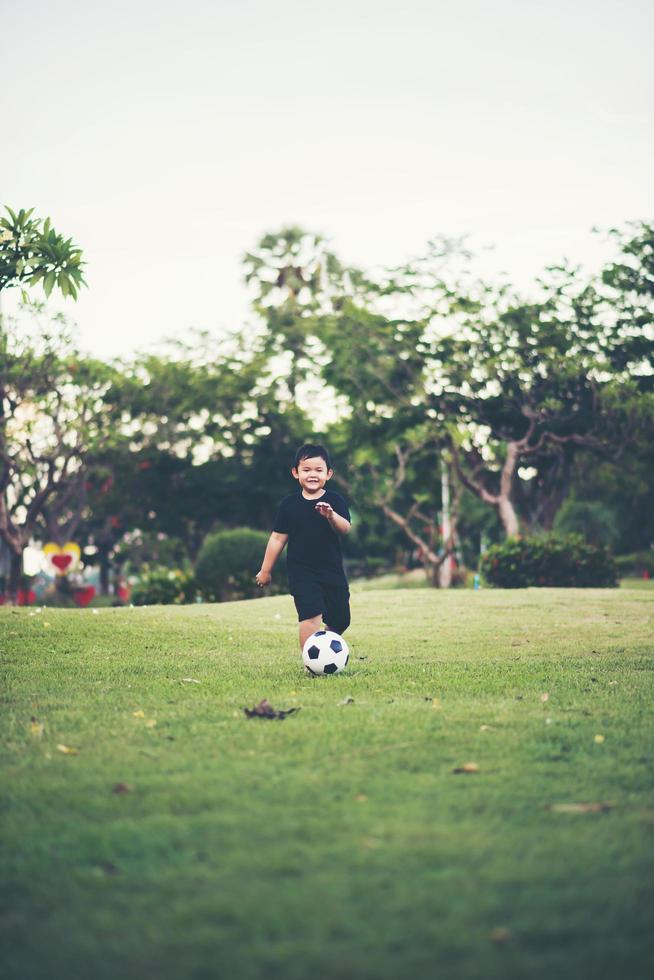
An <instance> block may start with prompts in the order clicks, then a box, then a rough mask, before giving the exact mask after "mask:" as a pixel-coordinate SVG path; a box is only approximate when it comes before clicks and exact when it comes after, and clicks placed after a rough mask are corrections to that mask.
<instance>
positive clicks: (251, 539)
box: [195, 528, 280, 602]
mask: <svg viewBox="0 0 654 980" xmlns="http://www.w3.org/2000/svg"><path fill="white" fill-rule="evenodd" d="M268 537H269V535H268V534H266V533H265V531H253V530H251V529H250V528H234V529H233V530H230V531H217V532H215V533H214V534H209V535H208V536H207V537H206V538H205V540H204V543H203V545H202V548H201V549H200V554H199V555H198V560H197V564H196V566H195V577H196V581H197V585H198V587H199V588H200V590H201V591H202V595H203V597H204V598H205V599H208V600H210V601H212V600H217V601H218V602H224V601H225V600H228V599H252V598H254V597H255V596H257V595H260V594H261V590H260V589H259V588H258V586H257V584H256V582H255V581H254V576H255V575H256V573H257V572H258V571H259V569H260V568H261V561H262V559H263V555H264V552H265V550H266V545H267V543H268ZM279 578H280V572H279V563H278V565H277V567H276V569H275V576H274V578H273V582H272V583H271V585H272V591H273V592H279V591H280V585H279Z"/></svg>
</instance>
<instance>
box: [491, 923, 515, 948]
mask: <svg viewBox="0 0 654 980" xmlns="http://www.w3.org/2000/svg"><path fill="white" fill-rule="evenodd" d="M510 938H511V933H510V932H509V930H508V929H506V928H505V927H504V926H498V927H497V929H493V931H492V932H491V934H490V940H491V942H492V943H498V944H500V945H501V944H502V943H508V941H509V939H510Z"/></svg>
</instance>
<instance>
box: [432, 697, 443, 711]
mask: <svg viewBox="0 0 654 980" xmlns="http://www.w3.org/2000/svg"><path fill="white" fill-rule="evenodd" d="M431 706H432V708H433V709H434V710H435V711H440V710H441V708H442V707H443V705H442V704H441V699H440V698H432V701H431Z"/></svg>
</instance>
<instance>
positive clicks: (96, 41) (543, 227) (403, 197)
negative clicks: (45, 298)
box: [0, 0, 654, 356]
mask: <svg viewBox="0 0 654 980" xmlns="http://www.w3.org/2000/svg"><path fill="white" fill-rule="evenodd" d="M0 13H1V19H0V22H1V30H0V65H2V77H3V82H2V86H1V88H0V104H1V107H2V114H1V117H0V118H1V121H2V122H1V124H2V143H3V146H2V152H1V154H0V202H2V203H5V204H9V205H10V206H12V207H14V208H18V207H30V206H34V207H35V208H36V212H37V213H38V214H39V215H43V216H45V215H50V216H51V217H52V219H53V222H54V224H55V227H56V228H57V230H59V231H61V232H63V233H65V234H66V236H69V235H70V236H72V237H73V238H74V240H75V241H76V242H77V243H78V244H79V245H80V246H81V247H82V248H83V249H84V252H85V257H86V259H87V260H88V275H87V278H88V282H89V287H90V288H89V289H88V290H86V291H85V292H84V293H83V295H82V297H81V298H80V300H79V302H78V303H77V304H73V303H67V304H65V307H64V308H65V309H66V310H67V311H69V312H70V313H71V315H72V316H73V317H74V319H75V320H76V321H77V323H78V324H79V339H80V343H81V344H82V345H83V346H84V347H85V348H86V349H90V350H92V351H93V352H94V353H97V354H100V355H106V356H111V355H117V354H128V353H129V352H131V351H133V350H134V349H136V348H144V347H146V346H148V345H151V344H153V343H154V342H156V341H157V340H159V339H160V338H162V337H163V336H170V335H177V336H183V335H184V332H185V331H186V330H188V328H189V327H190V326H191V325H193V326H196V327H202V328H206V329H210V330H212V331H219V330H221V329H224V328H226V327H229V328H233V327H238V326H239V324H241V323H243V321H244V320H245V319H246V318H247V316H248V300H247V294H246V290H245V287H244V285H243V282H242V269H241V257H242V254H243V253H244V252H245V251H246V250H247V249H248V248H250V247H251V246H253V244H254V243H255V242H256V241H257V239H258V237H259V236H260V235H261V234H262V233H263V232H265V231H268V230H274V229H276V228H278V227H280V226H281V225H284V224H291V223H297V224H301V225H303V226H305V227H307V228H309V229H311V230H315V231H318V232H321V233H323V234H324V235H326V236H327V237H328V238H330V239H331V243H332V247H333V249H334V250H335V251H336V252H337V253H338V254H339V255H340V256H341V257H342V258H344V259H345V260H346V261H350V262H354V263H357V264H362V265H367V266H371V265H375V264H393V263H398V262H400V261H402V260H403V259H405V258H406V257H408V256H410V255H413V254H416V253H419V252H420V250H421V249H422V248H423V246H424V244H425V242H426V240H427V239H428V238H430V237H433V236H435V235H438V234H446V235H461V234H466V233H467V234H469V235H470V236H471V240H472V242H474V243H476V244H477V245H489V244H492V245H494V246H496V247H495V249H494V251H493V252H491V253H488V254H486V255H485V257H484V258H483V260H482V263H481V269H482V271H484V272H486V273H487V274H489V273H492V272H494V271H499V270H505V271H506V272H508V273H509V275H510V276H511V277H512V278H513V280H514V281H515V282H517V283H518V284H519V285H521V286H526V285H527V284H528V283H529V282H530V280H531V279H532V278H533V276H534V275H536V274H537V273H538V272H539V271H540V270H541V269H542V267H543V266H544V265H545V264H546V263H547V262H550V261H555V260H558V259H560V258H562V257H564V256H567V257H568V258H569V259H571V260H574V261H578V262H581V263H584V264H586V265H588V266H590V267H592V266H593V265H594V264H595V263H597V262H598V261H599V259H600V257H601V254H602V247H601V243H600V239H599V238H597V237H595V236H593V235H592V234H591V228H592V226H594V225H599V226H601V227H607V226H610V225H612V224H616V223H617V224H623V223H624V222H625V221H627V220H631V219H636V218H651V217H653V216H654V206H653V195H652V183H653V182H652V178H651V175H652V172H654V154H653V152H652V150H653V143H654V138H653V129H652V114H651V107H652V104H653V94H654V93H653V92H652V87H653V86H652V72H651V51H652V25H653V19H654V16H653V14H654V5H652V4H651V3H648V2H645V0H576V2H575V3H570V0H549V2H548V3H542V2H536V0H495V2H492V0H458V2H453V0H403V2H399V0H392V2H389V0H329V2H328V0H324V2H322V3H316V2H311V0H306V2H304V3H302V2H299V0H276V2H270V0H211V2H208V0H185V2H180V3H172V2H167V0H156V2H155V0H129V2H124V0H113V2H112V3H111V4H108V3H106V2H96V0H61V2H58V0H32V2H30V0H25V2H23V3H16V2H14V0H11V2H10V0H0ZM3 302H4V303H5V309H11V306H12V305H13V299H12V300H9V301H7V300H4V301H3Z"/></svg>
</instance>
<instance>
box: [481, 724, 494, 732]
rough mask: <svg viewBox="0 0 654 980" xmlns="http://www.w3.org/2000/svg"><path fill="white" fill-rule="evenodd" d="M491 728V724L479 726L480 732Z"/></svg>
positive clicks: (488, 730)
mask: <svg viewBox="0 0 654 980" xmlns="http://www.w3.org/2000/svg"><path fill="white" fill-rule="evenodd" d="M490 730H491V726H490V725H480V726H479V731H480V732H490Z"/></svg>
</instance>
